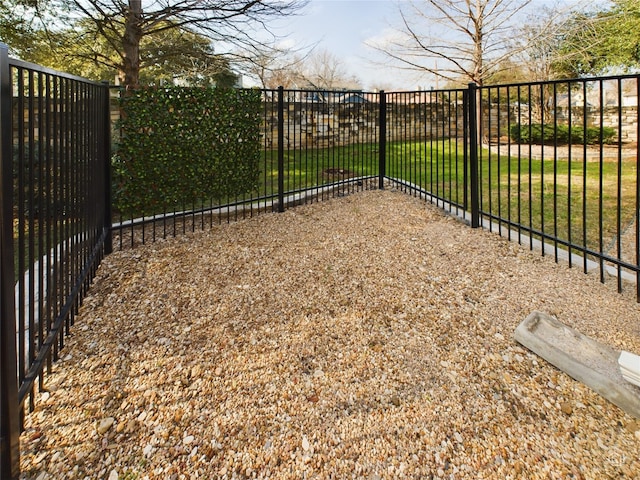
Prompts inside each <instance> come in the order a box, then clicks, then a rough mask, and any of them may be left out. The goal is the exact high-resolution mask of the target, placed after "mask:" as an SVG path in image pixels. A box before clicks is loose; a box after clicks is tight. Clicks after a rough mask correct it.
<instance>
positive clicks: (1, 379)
mask: <svg viewBox="0 0 640 480" xmlns="http://www.w3.org/2000/svg"><path fill="white" fill-rule="evenodd" d="M12 97H13V89H12V85H11V70H10V66H9V53H8V47H7V46H6V45H4V44H2V43H0V162H1V163H0V187H1V188H2V190H1V191H0V262H1V263H0V478H7V479H11V478H17V476H18V474H19V470H20V407H19V404H18V383H17V365H16V317H15V303H14V302H15V293H14V278H15V269H14V258H13V255H14V248H13V152H12V148H11V145H12V131H13V128H12V124H13V122H12V118H11V117H12V105H11V103H12Z"/></svg>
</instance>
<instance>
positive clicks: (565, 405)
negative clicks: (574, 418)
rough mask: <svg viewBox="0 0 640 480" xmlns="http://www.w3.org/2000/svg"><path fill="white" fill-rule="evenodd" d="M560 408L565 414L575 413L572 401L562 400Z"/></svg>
mask: <svg viewBox="0 0 640 480" xmlns="http://www.w3.org/2000/svg"><path fill="white" fill-rule="evenodd" d="M560 410H561V411H562V413H564V414H565V415H571V414H572V413H573V407H572V406H571V403H569V402H562V403H561V404H560Z"/></svg>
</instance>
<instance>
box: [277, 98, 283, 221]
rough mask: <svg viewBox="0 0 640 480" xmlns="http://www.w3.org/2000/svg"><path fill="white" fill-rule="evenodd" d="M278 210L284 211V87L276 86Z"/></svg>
mask: <svg viewBox="0 0 640 480" xmlns="http://www.w3.org/2000/svg"><path fill="white" fill-rule="evenodd" d="M278 212H280V213H282V212H284V88H283V87H278Z"/></svg>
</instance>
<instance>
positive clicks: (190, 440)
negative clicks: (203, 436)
mask: <svg viewBox="0 0 640 480" xmlns="http://www.w3.org/2000/svg"><path fill="white" fill-rule="evenodd" d="M195 439H196V438H195V437H194V436H193V435H187V436H186V437H184V438H183V439H182V443H184V444H185V445H189V444H191V443H193V441H194V440H195Z"/></svg>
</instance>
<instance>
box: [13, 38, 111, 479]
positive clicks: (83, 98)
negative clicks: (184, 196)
mask: <svg viewBox="0 0 640 480" xmlns="http://www.w3.org/2000/svg"><path fill="white" fill-rule="evenodd" d="M0 87H1V96H0V125H1V127H2V128H1V130H2V140H1V143H0V146H1V153H2V157H1V160H2V168H1V175H2V177H1V181H2V192H1V195H0V197H1V201H0V202H1V212H2V218H1V219H0V224H1V228H2V231H1V247H2V253H1V260H2V265H1V272H0V273H1V278H0V281H1V289H2V296H1V304H0V308H1V314H2V319H1V330H0V354H1V362H2V366H1V368H0V370H1V382H0V383H1V390H0V405H1V409H2V410H1V417H0V419H1V421H0V426H1V432H0V435H1V437H0V440H1V452H2V458H1V459H0V468H1V471H0V476H1V477H2V478H13V477H15V476H16V475H17V471H18V466H19V464H18V455H19V450H18V449H19V445H18V439H19V433H20V425H19V422H20V418H21V411H22V408H23V404H24V403H25V401H27V400H28V399H31V403H32V402H33V395H32V393H33V392H34V389H35V387H36V384H37V383H40V386H42V374H43V371H44V370H45V369H46V368H47V367H49V368H50V366H51V362H52V361H55V360H56V359H57V356H58V352H59V350H60V349H61V348H62V346H63V344H64V338H65V334H67V333H68V332H69V328H70V326H71V325H72V324H73V322H74V316H75V314H76V312H77V309H78V307H79V305H80V304H81V302H82V298H83V296H84V295H85V293H86V291H87V289H88V287H89V284H90V282H91V279H92V277H93V275H94V273H95V270H96V268H97V266H98V264H99V262H100V259H101V258H102V256H103V255H104V254H105V253H108V252H109V250H110V248H111V247H110V242H111V232H110V229H109V223H110V210H109V209H110V201H109V190H110V188H109V187H108V186H109V169H108V160H107V158H108V157H107V155H108V151H109V149H108V142H109V136H108V132H109V121H108V118H107V116H106V113H107V112H108V106H107V102H108V87H107V86H105V85H101V84H96V83H93V82H88V81H86V80H84V79H80V78H77V77H72V76H69V75H65V74H61V73H59V72H54V71H51V70H48V69H45V68H41V67H39V66H37V65H33V64H29V63H25V62H21V61H18V60H14V59H10V58H9V57H8V55H7V49H6V47H4V46H2V45H0ZM16 379H17V381H16ZM30 394H31V395H30Z"/></svg>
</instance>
